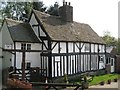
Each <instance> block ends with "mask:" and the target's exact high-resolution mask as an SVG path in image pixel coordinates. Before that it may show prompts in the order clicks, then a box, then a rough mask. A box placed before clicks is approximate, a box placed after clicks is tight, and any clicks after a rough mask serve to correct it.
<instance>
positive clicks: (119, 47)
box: [117, 38, 120, 54]
mask: <svg viewBox="0 0 120 90" xmlns="http://www.w3.org/2000/svg"><path fill="white" fill-rule="evenodd" d="M117 50H118V54H120V38H118V43H117Z"/></svg>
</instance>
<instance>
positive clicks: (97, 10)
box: [41, 0, 119, 38]
mask: <svg viewBox="0 0 120 90" xmlns="http://www.w3.org/2000/svg"><path fill="white" fill-rule="evenodd" d="M41 1H43V3H44V4H45V5H46V6H48V7H49V6H50V5H53V4H54V3H55V2H56V1H57V2H58V3H59V5H60V6H62V5H63V3H62V2H63V0H41ZM65 1H66V2H71V6H73V20H74V21H77V22H80V23H86V24H89V25H90V26H91V28H92V29H93V30H94V31H95V32H96V33H97V34H98V35H99V36H103V35H104V33H105V32H106V31H107V32H110V35H111V36H113V37H116V38H118V2H119V0H65Z"/></svg>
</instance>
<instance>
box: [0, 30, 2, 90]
mask: <svg viewBox="0 0 120 90" xmlns="http://www.w3.org/2000/svg"><path fill="white" fill-rule="evenodd" d="M0 47H2V31H1V30H0ZM1 57H2V49H1V48H0V73H1V74H0V90H1V89H2V58H1Z"/></svg>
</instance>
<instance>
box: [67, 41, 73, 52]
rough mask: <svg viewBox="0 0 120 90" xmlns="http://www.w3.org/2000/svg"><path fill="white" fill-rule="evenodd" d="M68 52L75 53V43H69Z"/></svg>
mask: <svg viewBox="0 0 120 90" xmlns="http://www.w3.org/2000/svg"><path fill="white" fill-rule="evenodd" d="M68 52H69V53H72V52H73V43H68Z"/></svg>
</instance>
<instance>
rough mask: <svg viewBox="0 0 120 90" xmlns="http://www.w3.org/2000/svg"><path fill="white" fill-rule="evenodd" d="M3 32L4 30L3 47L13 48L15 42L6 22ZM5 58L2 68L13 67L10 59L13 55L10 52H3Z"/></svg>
mask: <svg viewBox="0 0 120 90" xmlns="http://www.w3.org/2000/svg"><path fill="white" fill-rule="evenodd" d="M1 30H2V47H3V48H6V49H10V48H12V45H13V41H12V39H11V35H10V33H9V31H8V28H7V24H6V22H4V24H3V27H2V29H1ZM6 46H11V47H6ZM3 56H4V58H3V63H2V68H3V69H5V68H7V67H10V66H11V65H12V62H11V61H10V59H12V54H11V53H10V52H3Z"/></svg>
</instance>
